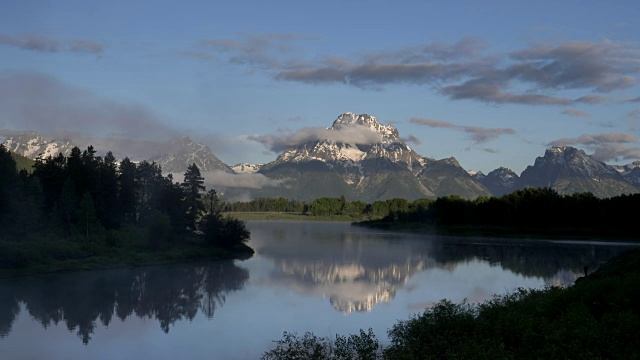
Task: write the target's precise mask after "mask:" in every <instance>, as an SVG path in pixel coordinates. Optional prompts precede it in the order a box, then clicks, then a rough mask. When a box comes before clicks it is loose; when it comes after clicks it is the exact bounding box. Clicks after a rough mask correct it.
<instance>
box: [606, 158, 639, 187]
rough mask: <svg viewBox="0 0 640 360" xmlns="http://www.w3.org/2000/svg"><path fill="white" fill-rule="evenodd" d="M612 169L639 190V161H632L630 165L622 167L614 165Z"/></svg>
mask: <svg viewBox="0 0 640 360" xmlns="http://www.w3.org/2000/svg"><path fill="white" fill-rule="evenodd" d="M613 168H614V169H616V170H617V171H618V172H619V173H620V175H622V177H623V178H624V179H625V180H627V182H629V183H630V184H631V185H634V186H635V187H637V188H638V189H640V161H634V162H632V163H631V164H627V165H622V166H620V165H615V166H613Z"/></svg>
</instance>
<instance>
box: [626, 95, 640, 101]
mask: <svg viewBox="0 0 640 360" xmlns="http://www.w3.org/2000/svg"><path fill="white" fill-rule="evenodd" d="M623 102H626V103H636V102H640V96H638V97H634V98H629V99H624V100H623Z"/></svg>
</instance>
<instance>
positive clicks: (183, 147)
mask: <svg viewBox="0 0 640 360" xmlns="http://www.w3.org/2000/svg"><path fill="white" fill-rule="evenodd" d="M149 161H155V162H156V163H157V164H158V165H160V166H161V167H162V171H164V172H172V173H182V172H185V171H186V170H187V168H188V167H189V165H191V164H196V165H197V166H198V168H199V169H200V171H201V172H207V171H224V172H226V173H230V174H231V173H234V171H233V170H232V169H231V168H230V167H229V166H228V165H226V164H225V163H223V162H222V161H220V159H218V158H217V157H216V156H215V155H214V154H213V152H212V151H211V149H209V147H208V146H206V145H203V144H201V143H198V142H194V141H193V140H191V139H190V138H189V137H188V136H182V137H179V138H176V139H173V140H171V142H170V143H169V144H168V148H167V150H166V152H165V153H164V154H162V155H156V156H152V157H151V158H149Z"/></svg>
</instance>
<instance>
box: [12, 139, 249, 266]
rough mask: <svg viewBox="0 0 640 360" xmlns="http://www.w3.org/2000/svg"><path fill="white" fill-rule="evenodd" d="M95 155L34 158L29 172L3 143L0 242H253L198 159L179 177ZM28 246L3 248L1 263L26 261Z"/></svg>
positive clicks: (78, 152)
mask: <svg viewBox="0 0 640 360" xmlns="http://www.w3.org/2000/svg"><path fill="white" fill-rule="evenodd" d="M95 153H96V151H95V150H94V148H93V147H92V146H89V147H88V148H87V150H84V151H81V150H80V149H79V148H77V147H74V148H73V149H72V151H71V153H70V155H69V156H68V157H66V156H64V155H62V154H58V155H57V156H55V157H51V156H50V157H48V158H46V159H42V158H39V159H37V160H36V161H35V164H34V165H33V169H32V171H31V172H29V171H27V170H25V169H22V170H20V171H18V170H17V168H16V162H15V161H14V159H13V157H12V156H11V154H10V152H9V151H7V149H6V148H5V147H4V146H1V145H0V227H1V228H2V229H3V231H2V233H1V234H0V247H1V246H3V243H4V246H8V247H10V248H12V249H14V250H16V249H18V248H17V247H16V246H15V243H16V242H21V243H24V244H27V242H28V241H29V240H34V241H35V240H40V241H42V240H53V239H55V240H62V239H66V240H71V242H75V243H76V244H77V243H83V244H85V245H86V244H91V245H92V246H94V247H100V246H104V247H107V248H109V247H110V248H113V247H118V246H122V245H125V246H128V245H132V244H124V243H127V242H129V243H131V242H134V241H135V242H136V246H138V247H142V248H149V249H153V250H157V249H161V248H164V247H166V246H169V245H175V244H178V243H181V242H187V241H191V242H193V241H194V240H198V241H199V242H201V243H203V244H208V245H212V246H215V247H219V248H233V247H234V246H235V245H236V244H243V243H244V242H246V241H247V240H248V238H249V233H248V231H247V230H246V228H245V226H244V223H243V222H242V221H240V220H237V219H232V218H228V217H225V216H223V214H222V210H223V206H224V204H223V203H222V202H221V201H219V200H218V197H217V194H216V192H215V190H210V191H209V192H207V193H205V191H206V189H205V187H204V185H203V183H204V179H203V177H202V176H201V174H200V170H199V169H198V167H197V166H196V165H195V164H193V165H191V166H189V168H188V170H187V171H186V172H185V174H184V181H183V182H182V183H179V182H174V180H173V177H172V176H171V175H168V176H163V175H162V169H161V168H160V166H159V165H157V164H155V163H153V162H151V163H150V162H147V161H142V162H140V163H134V162H132V161H131V160H129V159H128V158H125V159H124V160H122V162H120V163H117V162H116V158H115V157H114V156H113V154H112V153H111V152H108V153H107V154H106V156H104V157H100V156H96V155H95ZM141 238H142V239H141ZM141 240H143V241H141ZM7 244H8V245H7ZM24 248H25V247H24V246H23V247H22V248H20V249H18V250H20V251H18V250H16V251H17V252H15V251H14V252H13V253H11V252H12V251H9V250H7V251H0V264H2V265H0V267H16V266H22V265H26V264H24V262H25V261H26V260H25V258H24V255H25V253H24V251H22V250H21V249H24ZM94 250H95V251H93V252H96V251H97V250H98V248H96V249H94ZM100 251H102V250H100ZM100 251H98V252H100ZM3 254H4V256H3ZM27 255H29V254H27ZM31 255H33V254H31ZM67 255H69V254H65V256H67ZM27 257H28V256H27Z"/></svg>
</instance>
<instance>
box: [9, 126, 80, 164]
mask: <svg viewBox="0 0 640 360" xmlns="http://www.w3.org/2000/svg"><path fill="white" fill-rule="evenodd" d="M3 144H4V146H6V147H7V149H8V150H9V151H11V152H12V153H15V154H18V155H22V156H24V157H26V158H29V159H32V160H35V159H36V158H38V157H41V158H47V157H49V156H56V155H58V154H59V153H62V154H63V155H64V156H68V155H69V154H70V153H71V149H73V147H74V146H75V145H74V144H73V143H72V142H71V140H68V139H62V140H55V139H54V140H51V141H47V140H44V139H43V138H42V135H40V133H38V132H35V131H28V132H25V133H22V134H19V135H13V136H11V137H9V138H7V139H6V140H5V141H4V143H3Z"/></svg>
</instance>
